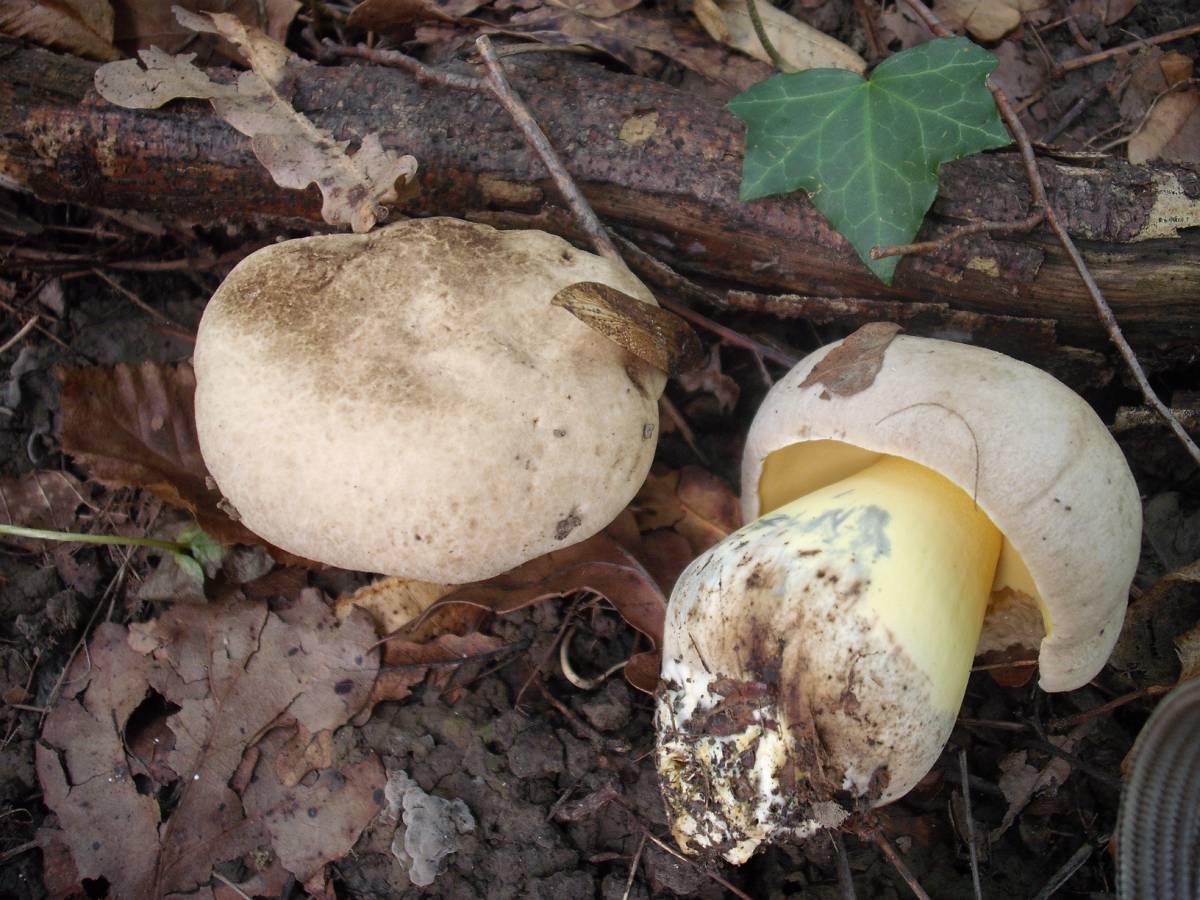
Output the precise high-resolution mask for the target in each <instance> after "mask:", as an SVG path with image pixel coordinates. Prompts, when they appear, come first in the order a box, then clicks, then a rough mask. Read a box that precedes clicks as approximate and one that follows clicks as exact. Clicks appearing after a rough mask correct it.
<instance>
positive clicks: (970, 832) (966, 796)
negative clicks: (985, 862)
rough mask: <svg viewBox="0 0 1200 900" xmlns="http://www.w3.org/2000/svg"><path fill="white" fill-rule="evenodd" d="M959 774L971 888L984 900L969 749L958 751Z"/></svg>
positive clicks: (978, 897) (979, 898) (976, 898)
mask: <svg viewBox="0 0 1200 900" xmlns="http://www.w3.org/2000/svg"><path fill="white" fill-rule="evenodd" d="M958 772H959V775H960V777H961V778H962V785H961V787H962V792H963V813H964V815H966V817H967V852H968V853H969V854H970V857H971V886H972V887H973V888H974V889H975V900H983V886H982V885H981V884H980V883H979V854H978V852H977V850H976V847H975V818H974V816H973V815H972V813H971V773H970V771H969V770H968V769H967V749H966V748H965V747H960V748H959V751H958Z"/></svg>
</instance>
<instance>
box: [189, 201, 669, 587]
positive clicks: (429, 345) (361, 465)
mask: <svg viewBox="0 0 1200 900" xmlns="http://www.w3.org/2000/svg"><path fill="white" fill-rule="evenodd" d="M580 281H598V282H603V283H605V284H608V285H610V286H612V287H614V288H617V289H618V290H621V291H623V292H625V293H627V294H630V295H632V296H635V297H638V298H639V299H641V300H643V301H645V302H646V303H654V299H653V297H652V296H651V294H650V293H649V291H647V289H646V288H645V287H644V286H643V285H642V284H641V283H640V282H639V281H638V280H637V279H636V278H635V277H634V276H633V275H631V274H629V273H628V272H627V271H625V270H624V269H621V268H619V267H617V266H615V265H614V264H612V263H610V262H609V261H607V260H605V259H602V258H600V257H597V256H593V255H591V254H589V253H584V252H581V251H579V250H577V249H575V248H574V247H573V246H571V245H570V244H568V243H567V242H566V241H563V240H562V239H560V238H557V237H555V236H553V235H549V234H545V233H543V232H538V231H508V232H502V231H497V230H495V229H493V228H490V227H487V226H484V225H475V224H472V223H468V222H463V221H459V220H456V219H424V220H414V221H407V222H402V223H399V224H397V225H394V226H391V227H388V228H386V229H383V230H380V231H375V232H373V233H370V234H364V235H349V234H342V235H332V236H324V237H313V238H305V239H302V240H293V241H287V242H285V243H281V244H276V245H274V246H271V247H267V248H264V249H262V250H260V251H258V252H256V253H254V254H252V255H251V256H249V257H247V258H246V259H245V260H243V261H242V262H241V263H240V264H239V265H238V266H237V267H236V268H235V269H234V270H233V272H231V273H230V275H229V277H228V278H227V279H226V280H225V282H224V283H223V284H222V285H221V287H220V288H219V289H218V290H217V292H216V294H215V295H214V296H213V298H212V300H211V301H210V302H209V304H208V307H207V308H206V309H205V312H204V318H203V320H202V322H201V324H200V330H199V334H198V336H197V341H196V351H195V367H196V381H197V387H196V425H197V430H198V432H199V437H200V446H201V450H202V452H203V454H204V459H205V462H206V463H207V464H208V467H209V470H210V472H211V473H212V475H213V477H214V479H215V480H216V482H217V484H218V485H219V487H220V489H221V491H222V493H223V494H224V495H225V497H226V498H227V499H228V500H229V501H230V502H231V503H232V504H233V506H234V507H236V509H237V511H238V513H239V515H240V516H241V518H242V521H243V522H244V523H245V524H246V525H247V527H249V528H250V529H252V530H253V531H255V532H256V533H258V534H260V535H261V536H262V537H263V538H265V539H266V540H268V541H270V542H271V543H273V544H276V545H277V546H279V547H282V548H283V549H285V550H288V551H290V552H292V553H296V554H300V555H302V556H306V557H309V558H311V559H316V560H319V561H322V562H327V563H330V564H332V565H336V566H341V567H344V568H349V569H358V570H364V571H371V572H384V573H389V574H396V575H402V576H405V577H408V578H414V579H420V580H424V581H434V582H444V583H454V584H457V583H464V582H468V581H475V580H478V579H482V578H487V577H490V576H492V575H496V574H498V573H500V572H504V571H506V570H508V569H510V568H512V567H514V566H516V565H519V564H520V563H522V562H524V561H526V560H528V559H531V558H533V557H535V556H539V555H541V554H543V553H545V552H548V551H550V550H554V549H557V548H561V547H565V546H568V545H570V544H573V543H576V542H578V541H581V540H584V539H586V538H588V537H590V536H591V535H593V534H595V533H596V532H597V531H599V530H600V529H601V528H603V527H604V526H605V525H607V524H608V523H609V522H610V521H611V520H612V519H613V518H615V517H616V515H617V514H618V513H619V512H620V511H621V509H622V508H623V507H624V506H625V505H626V503H627V502H628V501H629V500H630V499H631V498H632V497H633V495H634V493H635V492H636V491H637V489H638V487H639V486H640V485H641V483H642V481H643V479H644V478H645V475H646V473H647V471H648V470H649V468H650V463H651V460H652V458H653V455H654V448H655V444H656V437H657V432H658V397H659V395H660V394H661V393H662V389H663V386H664V383H665V376H663V375H662V374H661V373H659V372H657V371H655V370H653V369H651V368H650V367H649V366H647V365H645V364H644V363H642V362H640V361H638V360H637V359H635V358H634V357H633V356H631V355H630V354H628V353H627V352H626V351H624V350H622V349H621V348H620V347H618V346H617V345H616V344H613V343H612V342H611V341H609V340H607V339H605V338H603V337H602V336H600V335H599V334H597V333H596V332H595V331H593V330H592V329H590V328H588V327H587V326H586V325H584V324H583V323H581V322H580V321H579V320H577V319H576V318H575V317H574V316H573V315H571V314H570V313H569V312H567V311H566V310H564V309H561V308H559V307H555V306H552V305H551V302H550V301H551V298H552V297H553V296H554V294H555V293H556V292H558V291H559V290H561V289H562V288H564V287H567V286H568V285H570V284H574V283H576V282H580Z"/></svg>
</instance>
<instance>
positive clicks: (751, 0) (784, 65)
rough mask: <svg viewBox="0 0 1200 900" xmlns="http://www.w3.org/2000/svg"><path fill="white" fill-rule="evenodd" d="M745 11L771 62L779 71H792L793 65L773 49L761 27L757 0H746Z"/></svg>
mask: <svg viewBox="0 0 1200 900" xmlns="http://www.w3.org/2000/svg"><path fill="white" fill-rule="evenodd" d="M746 12H748V13H749V14H750V24H751V25H753V26H754V33H755V34H756V35H758V42H759V43H760V44H762V48H763V50H765V51H766V53H767V56H769V57H771V63H772V64H773V65H774V66H775V68H777V69H779V71H781V72H794V71H795V66H793V65H791V64H790V63H789V62H788V61H787V60H786V59H784V58H783V56H782V55H781V54H780V53H779V51H778V50H776V49H775V45H774V44H772V43H771V39H770V38H769V37H767V29H766V28H764V27H763V21H762V16H760V15H759V14H758V0H746Z"/></svg>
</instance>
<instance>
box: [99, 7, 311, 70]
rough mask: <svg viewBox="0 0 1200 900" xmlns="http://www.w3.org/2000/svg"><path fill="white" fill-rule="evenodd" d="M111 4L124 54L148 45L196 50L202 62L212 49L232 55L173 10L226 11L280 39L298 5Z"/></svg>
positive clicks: (167, 49) (117, 40) (171, 50)
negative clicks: (192, 28) (195, 30)
mask: <svg viewBox="0 0 1200 900" xmlns="http://www.w3.org/2000/svg"><path fill="white" fill-rule="evenodd" d="M114 5H115V6H116V11H117V24H116V33H115V37H114V41H115V43H116V44H117V46H118V47H120V48H121V49H122V50H124V51H125V54H126V55H129V56H132V55H133V54H134V53H136V52H137V51H139V50H144V49H146V48H147V47H157V48H158V49H159V50H162V51H163V52H164V53H177V52H179V51H180V50H187V51H188V52H191V53H196V54H197V56H198V58H199V60H200V61H201V62H203V63H207V62H208V61H209V60H210V59H211V58H212V56H213V51H214V50H216V51H217V52H219V53H220V54H221V55H222V56H230V57H231V58H232V57H233V54H232V53H231V52H230V48H229V45H228V44H225V43H223V42H222V41H213V40H209V39H199V40H198V39H197V37H196V34H195V32H194V31H192V30H191V29H190V28H188V27H187V26H185V25H183V24H182V23H181V22H180V21H179V20H178V19H177V18H176V14H175V10H176V9H182V10H185V11H186V12H191V13H204V12H214V13H226V14H228V15H230V16H235V17H237V18H238V19H240V20H241V21H243V22H245V23H247V24H249V25H251V26H253V27H254V28H255V29H257V30H259V31H262V32H265V33H266V34H267V35H268V36H269V37H271V38H272V39H274V40H276V41H279V42H282V41H283V40H284V39H285V38H286V37H287V31H288V27H289V26H290V25H291V23H292V20H293V19H294V18H295V17H296V13H297V12H299V11H300V8H301V3H300V2H299V0H178V2H177V3H174V4H173V3H168V2H163V0H115V4H114Z"/></svg>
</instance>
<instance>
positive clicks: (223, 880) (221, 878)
mask: <svg viewBox="0 0 1200 900" xmlns="http://www.w3.org/2000/svg"><path fill="white" fill-rule="evenodd" d="M212 875H213V878H215V879H217V881H220V882H221V883H222V884H224V885H225V886H226V887H227V888H229V889H230V890H231V891H233V892H234V893H236V894H237V895H238V896H239V897H244V898H245V900H252V898H251V897H250V895H249V894H247V893H246V892H245V891H243V890H242V889H241V888H240V887H238V886H237V885H236V884H234V883H233V882H232V881H230V880H229V879H228V878H226V877H225V876H224V875H222V874H221V873H220V872H218V871H217V870H216V869H213V872H212Z"/></svg>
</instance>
